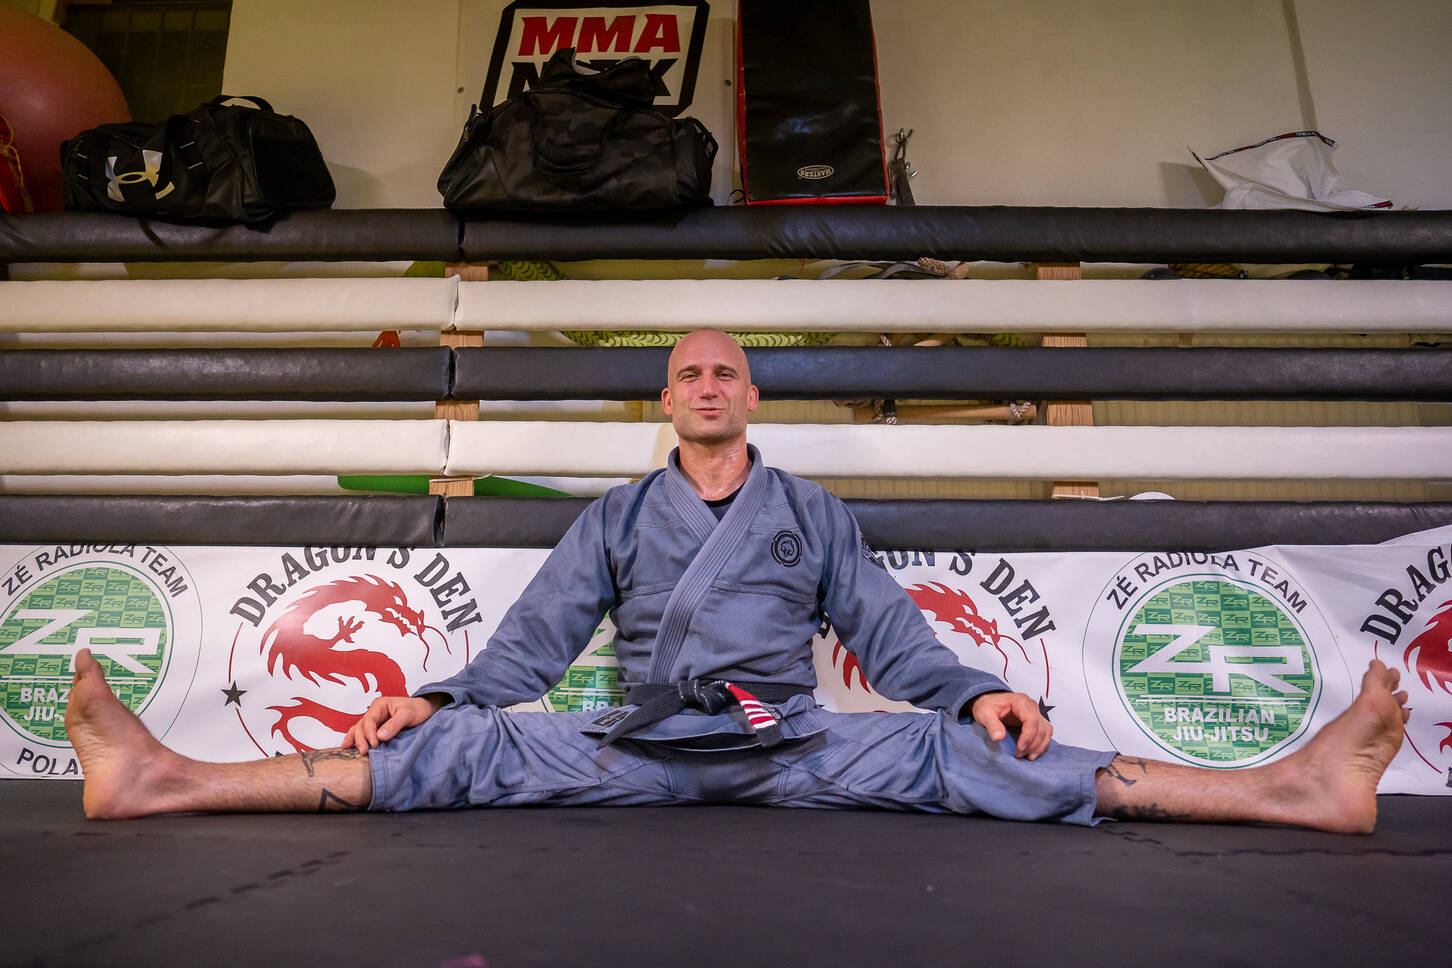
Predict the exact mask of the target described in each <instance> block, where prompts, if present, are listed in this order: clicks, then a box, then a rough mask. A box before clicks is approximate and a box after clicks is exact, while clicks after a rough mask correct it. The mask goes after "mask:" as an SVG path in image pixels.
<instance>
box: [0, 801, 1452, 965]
mask: <svg viewBox="0 0 1452 968" xmlns="http://www.w3.org/2000/svg"><path fill="white" fill-rule="evenodd" d="M1380 809H1381V823H1380V826H1379V828H1378V832H1377V833H1376V834H1375V835H1374V836H1371V837H1346V836H1336V835H1332V834H1321V833H1315V832H1308V831H1300V830H1289V829H1281V828H1272V827H1219V826H1201V825H1152V824H1128V823H1126V824H1103V825H1101V826H1099V827H1097V828H1094V829H1087V830H1086V829H1082V828H1069V827H1059V826H1053V825H1041V824H1015V823H1010V822H1005V821H996V820H984V819H978V818H958V817H935V816H923V815H912V814H892V813H873V812H828V811H806V810H801V811H794V810H778V809H768V808H750V807H682V808H674V809H671V808H617V809H595V808H590V809H583V808H582V809H558V808H555V809H517V810H474V811H462V812H451V813H414V814H399V815H362V816H359V815H337V814H330V815H327V816H316V815H295V816H263V815H243V816H227V817H201V816H184V817H166V818H154V819H149V820H137V821H121V822H106V823H95V822H88V821H86V820H85V819H83V818H82V816H81V811H80V785H79V784H78V783H75V782H54V781H51V782H43V781H5V782H0V818H3V827H0V830H3V835H0V885H3V886H0V965H4V966H9V965H47V966H50V965H55V966H61V965H64V966H70V965H88V966H89V965H137V966H171V965H263V966H271V968H276V966H289V965H328V966H335V965H336V966H344V965H346V966H359V965H399V966H422V968H438V966H441V965H447V966H450V968H481V966H487V968H508V966H513V965H572V966H573V965H680V966H706V965H732V966H739V965H747V964H761V965H791V964H796V965H834V966H856V965H883V966H899V965H902V966H909V965H914V966H915V965H923V966H930V965H931V966H940V965H968V964H999V965H1009V964H1012V965H1025V966H1034V965H1056V964H1075V965H1080V966H1085V965H1100V964H1116V965H1135V964H1143V965H1151V966H1171V965H1173V966H1175V968H1181V966H1184V965H1187V964H1194V965H1199V964H1217V965H1237V964H1246V965H1252V964H1253V965H1277V966H1285V965H1300V964H1308V965H1309V964H1315V965H1341V964H1358V963H1363V962H1365V963H1376V964H1387V963H1396V964H1400V965H1419V964H1444V963H1445V959H1446V951H1447V941H1446V908H1447V903H1448V899H1449V898H1452V798H1436V797H1426V798H1419V797H1383V798H1381V807H1380Z"/></svg>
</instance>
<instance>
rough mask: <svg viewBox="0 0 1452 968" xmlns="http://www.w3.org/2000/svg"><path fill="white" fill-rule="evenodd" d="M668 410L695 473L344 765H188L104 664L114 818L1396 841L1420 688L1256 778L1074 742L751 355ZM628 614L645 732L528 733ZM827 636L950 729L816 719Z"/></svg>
mask: <svg viewBox="0 0 1452 968" xmlns="http://www.w3.org/2000/svg"><path fill="white" fill-rule="evenodd" d="M668 383H669V385H668V387H667V388H666V389H665V390H664V391H663V392H662V394H661V400H662V402H663V404H664V407H665V412H666V413H667V414H668V415H669V416H670V418H671V422H672V424H673V425H674V427H675V430H676V433H677V435H678V437H679V438H680V447H679V448H678V450H676V451H675V452H673V453H672V455H671V458H670V461H669V464H668V466H667V467H666V468H664V469H662V470H659V471H655V472H653V473H651V474H649V475H647V476H646V477H645V478H644V479H643V480H642V481H640V482H639V483H637V484H633V485H628V486H623V487H618V488H615V489H613V490H612V491H610V492H609V493H608V494H606V495H605V496H604V497H603V498H601V499H600V500H598V501H596V502H595V503H594V504H592V505H591V506H590V507H589V509H588V510H586V511H585V513H584V514H583V515H581V517H580V518H579V520H578V521H576V522H575V524H574V525H573V526H572V527H571V528H570V530H569V532H568V533H567V534H566V535H565V537H564V538H563V539H562V541H561V542H560V544H559V546H558V547H557V548H556V549H555V551H554V552H553V553H552V554H551V555H550V557H549V559H548V560H547V561H546V562H545V564H544V565H543V566H542V567H541V568H540V570H539V572H538V574H537V575H536V576H535V577H534V579H533V580H532V581H531V582H530V584H529V586H528V587H527V588H526V589H525V592H524V594H523V595H522V596H521V597H520V599H519V601H518V602H516V603H515V605H514V606H513V607H512V608H511V609H510V611H509V612H508V614H506V616H505V617H504V620H503V621H502V622H501V624H500V626H499V629H498V630H497V631H496V632H495V634H494V636H493V637H492V638H491V639H490V641H489V646H488V648H486V649H485V650H484V651H483V652H481V653H480V654H479V655H478V656H477V657H476V658H475V659H474V660H473V661H472V662H471V663H470V664H469V665H468V666H467V667H466V668H465V669H464V670H463V671H462V672H461V673H460V674H458V675H456V676H454V677H452V678H449V679H446V680H444V681H442V682H436V683H430V684H428V685H425V686H423V687H422V688H421V689H419V690H418V692H417V694H416V695H414V696H413V697H397V696H394V697H380V698H379V699H376V700H374V702H373V703H372V705H371V706H370V707H369V709H368V711H367V712H366V713H365V714H364V715H363V717H362V718H361V719H360V720H359V721H358V723H357V724H355V725H354V726H353V727H352V729H350V730H349V732H348V734H347V736H346V737H345V739H344V742H343V744H342V746H341V747H340V748H339V749H332V750H320V751H315V752H308V753H303V754H300V755H297V756H287V757H277V758H274V759H268V760H261V761H256V762H250V763H202V762H198V761H195V760H191V759H187V758H185V757H182V756H180V755H178V754H177V753H175V752H173V751H171V750H169V749H167V748H166V747H164V746H162V745H161V744H160V743H159V742H157V741H156V740H155V739H154V738H153V737H152V736H151V735H150V734H149V733H148V732H147V731H146V728H145V727H144V726H143V725H142V724H141V721H140V720H139V719H137V718H136V717H135V716H134V715H133V714H132V713H131V712H130V710H128V709H127V708H126V707H125V706H124V705H122V704H121V703H120V702H119V701H118V700H117V699H116V697H115V696H114V695H113V694H112V693H111V691H110V689H109V687H108V686H107V685H106V682H105V679H104V677H103V676H102V674H101V669H100V666H99V663H97V661H96V660H95V659H94V658H93V657H92V656H91V655H90V654H89V653H88V652H86V651H84V650H83V651H81V652H80V653H78V654H77V656H76V678H75V685H74V688H73V689H72V692H71V698H70V704H69V706H68V708H67V710H66V727H67V730H68V731H69V733H70V738H71V741H72V743H73V744H74V746H75V748H76V752H77V754H78V755H79V757H80V760H81V765H82V768H83V769H84V771H85V777H86V782H85V791H84V796H83V800H84V806H85V811H86V814H87V816H89V817H92V818H108V817H133V816H140V815H144V814H152V813H167V812H177V811H191V810H213V811H231V810H247V811H257V810H361V809H373V810H407V809H411V808H419V807H464V806H480V805H501V806H518V805H523V804H561V805H564V804H575V805H579V804H591V805H603V804H655V805H659V804H668V803H702V802H726V803H752V804H775V805H781V806H801V807H847V806H875V807H883V808H888V809H899V810H923V811H932V812H953V813H986V814H990V815H993V816H998V817H1008V818H1015V819H1023V820H1048V819H1053V820H1061V821H1066V822H1070V823H1091V822H1093V821H1094V819H1095V818H1096V817H1106V816H1107V817H1116V818H1120V819H1134V820H1194V821H1271V822H1280V823H1290V824H1297V825H1301V826H1308V827H1317V828H1321V829H1326V830H1337V831H1348V832H1369V831H1370V830H1371V829H1372V827H1373V826H1374V824H1375V822H1376V796H1375V794H1376V785H1377V781H1378V780H1379V779H1380V777H1381V774H1382V773H1383V772H1384V771H1385V769H1386V767H1387V765H1388V764H1389V763H1390V762H1391V760H1392V757H1393V756H1394V755H1395V754H1396V751H1397V749H1398V747H1399V746H1400V744H1401V739H1402V724H1403V723H1404V722H1405V720H1406V717H1407V712H1406V710H1405V708H1404V704H1405V702H1406V693H1404V692H1397V691H1396V689H1397V684H1398V674H1397V672H1396V671H1395V670H1390V669H1388V668H1387V667H1386V666H1384V665H1383V664H1381V663H1380V662H1372V663H1371V666H1370V667H1369V668H1368V670H1367V672H1366V674H1365V676H1364V677H1363V679H1362V688H1361V692H1360V693H1359V694H1358V696H1357V697H1356V699H1355V701H1354V702H1353V704H1352V705H1351V706H1350V708H1348V709H1347V710H1346V711H1345V712H1343V713H1342V714H1341V715H1340V716H1339V717H1337V718H1336V719H1335V720H1334V721H1333V722H1331V723H1330V724H1328V725H1327V726H1326V727H1325V728H1324V729H1323V730H1322V731H1321V732H1320V733H1318V734H1317V735H1316V736H1315V737H1314V738H1312V739H1311V740H1310V742H1308V743H1307V744H1306V745H1305V746H1303V747H1302V748H1301V749H1299V750H1297V751H1296V752H1295V753H1293V754H1291V755H1289V756H1287V757H1285V758H1283V759H1281V760H1279V761H1277V762H1275V763H1271V764H1267V765H1265V766H1260V767H1255V768H1251V769H1244V770H1234V771H1230V770H1209V769H1200V768H1195V767H1187V766H1180V765H1175V764H1169V763H1160V762H1152V761H1147V760H1143V759H1138V758H1135V757H1125V756H1120V755H1117V754H1114V753H1109V752H1104V753H1101V752H1094V751H1089V750H1082V749H1076V748H1073V747H1069V746H1064V745H1062V744H1058V743H1054V742H1051V738H1050V737H1051V734H1052V727H1051V726H1050V725H1049V723H1048V721H1047V720H1046V719H1044V717H1043V716H1042V715H1041V714H1040V712H1039V708H1038V705H1037V703H1035V702H1034V701H1033V700H1032V699H1030V698H1029V697H1028V696H1026V695H1023V694H1022V693H1015V692H1012V691H1010V690H1009V689H1008V687H1007V686H1006V685H1005V684H1004V683H1003V681H1002V680H1000V679H998V678H997V677H995V676H992V675H989V674H987V673H984V672H980V671H978V670H975V669H971V668H967V667H965V666H963V665H961V664H960V663H959V662H958V660H957V657H956V656H955V655H954V654H953V653H952V651H951V650H949V649H947V648H946V647H945V646H943V645H941V644H940V643H938V642H937V640H936V639H935V638H934V636H933V632H932V630H931V628H930V627H929V625H928V624H927V622H926V621H925V620H924V619H923V617H922V615H921V613H920V612H919V611H918V608H917V606H916V605H915V604H914V603H913V602H912V600H911V599H910V598H909V597H908V596H907V594H906V593H905V592H904V591H903V590H902V589H901V588H900V587H899V586H898V585H897V583H896V582H895V581H893V579H892V578H891V576H889V575H888V574H887V573H886V571H885V570H884V569H883V568H882V566H881V565H880V564H879V563H878V560H877V558H876V556H875V555H874V554H873V553H872V551H871V550H870V549H869V548H868V547H867V546H866V544H865V543H864V542H863V539H862V536H861V533H860V532H859V531H858V529H857V525H856V522H855V521H854V520H853V519H852V516H851V515H850V514H849V513H848V511H847V510H846V508H845V507H844V506H843V505H842V504H841V502H840V501H838V500H837V499H836V498H834V497H832V496H831V495H830V494H828V493H827V492H826V491H825V490H823V489H822V488H821V487H820V486H818V485H816V484H812V483H810V482H808V481H804V480H801V479H799V478H796V477H793V476H792V475H790V474H787V473H785V472H783V471H780V470H776V469H773V468H769V467H767V466H765V464H764V463H763V461H762V459H761V457H760V455H759V454H758V453H757V452H756V450H755V448H753V447H751V446H750V445H748V444H747V442H746V425H747V414H748V413H749V412H750V411H752V410H754V409H756V404H757V391H756V387H754V386H753V385H752V384H751V376H750V371H749V369H748V366H747V361H746V356H745V354H744V353H743V352H742V350H741V348H740V347H739V346H738V345H737V344H736V343H735V341H733V340H732V339H731V338H730V337H728V336H726V335H725V334H723V333H719V332H715V331H711V330H706V331H700V332H696V333H692V334H691V335H689V336H687V337H686V338H685V339H683V340H682V341H681V342H680V344H679V345H677V347H676V348H675V350H674V351H673V352H672V354H671V357H670V364H669V373H668ZM606 611H609V612H610V614H611V616H612V617H613V619H614V622H615V625H616V628H617V635H616V638H615V650H616V653H617V655H618V656H619V659H620V668H621V679H622V681H623V682H624V683H625V684H626V685H628V686H631V687H632V688H631V691H630V693H629V695H628V696H627V705H626V706H624V707H622V708H621V709H619V710H611V711H608V712H606V713H604V714H599V713H514V714H508V713H505V712H503V711H502V710H503V708H504V707H506V706H509V705H513V704H515V703H519V702H524V701H527V700H532V699H537V698H538V697H540V696H541V695H543V694H544V693H545V692H546V690H548V689H549V688H550V687H551V686H552V685H553V684H554V683H555V682H557V681H558V680H559V679H560V677H561V676H562V675H563V674H564V672H565V670H566V669H567V668H568V666H569V664H570V662H571V661H572V660H573V659H574V658H575V656H576V655H577V654H578V652H579V650H580V649H581V648H582V647H583V645H584V643H585V642H587V641H588V640H589V638H590V635H591V633H592V632H593V631H594V629H595V627H596V623H597V622H598V621H599V620H600V618H601V616H602V615H604V613H605V612H606ZM824 617H825V618H826V619H827V620H829V621H830V622H831V623H832V625H833V626H835V627H836V629H837V631H838V633H839V634H840V635H841V637H842V639H843V640H844V641H846V642H848V643H850V645H851V646H852V649H853V651H854V652H855V653H856V655H857V657H858V659H859V660H860V662H861V665H862V669H863V671H864V672H865V673H866V675H867V677H868V679H869V680H870V681H871V682H872V685H873V688H874V689H875V690H876V691H877V692H879V693H880V694H882V695H883V696H886V697H889V698H893V699H903V700H907V701H909V702H912V703H913V704H915V705H917V706H920V707H923V708H925V709H928V710H933V712H932V713H930V714H928V715H920V714H916V713H855V714H847V713H829V712H825V711H823V710H821V709H819V708H817V706H816V704H815V703H814V702H813V699H812V688H813V686H814V685H815V679H814V673H813V667H812V661H811V651H810V641H811V639H812V636H813V635H814V634H815V633H816V631H817V630H818V628H819V627H820V625H821V623H822V621H823V619H824Z"/></svg>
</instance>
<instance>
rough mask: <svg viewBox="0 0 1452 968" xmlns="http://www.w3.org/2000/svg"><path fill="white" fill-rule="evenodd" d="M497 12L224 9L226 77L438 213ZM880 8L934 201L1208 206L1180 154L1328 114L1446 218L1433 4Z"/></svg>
mask: <svg viewBox="0 0 1452 968" xmlns="http://www.w3.org/2000/svg"><path fill="white" fill-rule="evenodd" d="M503 6H504V0H413V2H410V3H408V4H400V3H397V2H390V0H308V2H306V3H297V2H295V0H234V5H233V15H232V39H231V42H230V44H229V47H228V53H227V67H226V81H225V86H226V88H227V90H228V92H229V93H239V94H243V93H255V94H261V95H263V96H265V97H267V98H269V99H271V100H272V101H273V102H274V103H275V104H276V105H277V106H278V107H279V108H280V109H281V110H284V111H287V112H290V113H294V114H297V115H299V116H300V117H302V118H303V119H304V120H306V121H307V122H308V123H309V125H310V126H311V127H312V128H313V131H314V133H315V134H316V135H317V136H318V139H319V141H320V143H321V144H322V146H323V150H324V154H325V155H326V157H327V159H328V162H329V166H330V167H331V168H332V170H333V174H334V177H335V179H336V181H337V183H338V189H339V197H338V204H339V206H340V207H376V206H433V205H437V204H438V193H437V191H436V190H435V188H434V181H435V179H436V178H437V175H438V172H439V169H440V168H441V167H442V166H443V163H444V161H445V160H446V159H447V158H448V155H449V153H450V152H451V151H452V150H453V147H454V144H455V142H456V140H457V138H458V133H459V128H460V127H461V124H462V120H463V117H464V116H465V115H466V114H467V110H468V105H469V103H470V102H471V101H473V100H474V99H476V98H477V96H478V90H479V88H480V87H481V86H482V83H483V79H484V72H485V67H486V65H487V58H488V52H489V48H490V44H491V43H492V39H493V33H494V29H495V26H496V25H497V23H498V20H499V12H500V10H501V9H502V8H503ZM1288 8H1289V9H1290V10H1292V11H1293V12H1294V14H1295V20H1296V21H1297V22H1298V24H1299V33H1300V36H1301V40H1302V45H1301V46H1302V49H1303V50H1304V70H1300V71H1298V66H1300V65H1298V63H1297V57H1296V54H1295V45H1294V44H1293V43H1292V36H1291V34H1290V32H1289V31H1288V26H1287V20H1288V18H1287V9H1288ZM734 9H735V4H734V3H732V2H728V0H717V2H715V3H713V4H712V13H713V18H712V21H711V24H710V29H709V30H708V33H707V39H706V52H705V56H704V57H703V64H702V69H701V75H700V78H699V80H698V84H697V98H696V104H695V107H694V110H693V111H692V113H695V114H696V115H697V116H699V117H701V118H702V120H704V121H705V122H706V124H707V126H708V127H710V128H711V130H712V131H713V132H714V133H715V134H716V136H717V138H718V139H719V140H720V141H721V143H722V146H723V158H722V161H721V164H720V166H719V168H718V174H717V179H716V192H715V194H716V195H717V196H718V199H719V200H723V201H724V200H725V198H726V193H727V192H728V191H729V187H730V186H729V184H728V183H727V176H728V169H727V164H728V161H729V156H730V153H731V145H732V143H733V141H734V136H733V132H732V126H731V119H730V105H731V89H730V88H729V86H728V85H727V84H726V81H727V79H728V76H729V70H730V52H731V41H732V36H733V33H732V30H733V25H732V22H731V19H730V17H731V16H732V15H733V13H734ZM873 10H874V18H875V21H876V23H875V26H876V35H877V47H878V61H879V71H880V77H881V89H882V107H883V122H884V126H885V128H886V130H887V131H889V132H892V131H896V130H897V129H898V128H900V127H901V128H913V129H915V131H916V134H915V135H914V137H913V141H912V145H911V150H910V152H909V157H910V159H911V160H912V162H913V164H914V165H915V166H916V167H917V169H918V170H919V172H920V174H919V175H918V177H917V178H916V179H915V180H914V192H915V194H916V196H917V200H918V202H919V203H920V204H1013V205H1128V206H1141V205H1144V206H1186V207H1199V206H1203V205H1206V204H1212V203H1214V202H1216V201H1218V200H1219V191H1218V189H1216V188H1215V187H1214V185H1213V183H1212V182H1210V181H1209V180H1208V179H1206V178H1205V177H1204V176H1203V175H1202V174H1201V173H1200V172H1199V169H1198V168H1197V167H1194V162H1193V159H1191V158H1190V155H1189V152H1188V151H1187V148H1186V146H1187V145H1188V146H1193V147H1195V148H1197V149H1203V150H1205V151H1210V152H1214V151H1219V150H1222V149H1224V148H1229V147H1233V146H1235V145H1239V144H1244V143H1247V142H1250V141H1253V140H1259V139H1261V138H1264V137H1268V136H1270V135H1274V134H1279V133H1282V132H1285V131H1292V130H1296V129H1298V128H1300V127H1302V126H1304V125H1306V124H1309V123H1310V122H1311V121H1312V120H1315V121H1316V122H1317V123H1318V124H1319V126H1320V127H1321V129H1322V130H1323V132H1324V133H1326V134H1327V135H1328V136H1329V137H1332V138H1335V139H1337V140H1338V141H1339V142H1340V148H1339V150H1338V154H1337V160H1338V163H1339V164H1340V166H1341V168H1342V171H1343V176H1344V177H1343V181H1344V183H1345V185H1346V186H1347V187H1351V188H1359V189H1361V190H1364V191H1369V192H1373V193H1378V194H1382V195H1385V196H1390V197H1391V198H1392V199H1393V200H1394V201H1395V202H1396V203H1397V204H1398V205H1413V206H1419V207H1422V208H1452V178H1449V176H1448V174H1447V172H1448V168H1447V162H1446V159H1447V158H1449V157H1452V151H1449V149H1452V123H1449V121H1448V117H1449V115H1452V112H1449V110H1448V93H1447V92H1448V91H1449V90H1452V57H1449V56H1448V55H1447V48H1448V41H1449V40H1452V5H1449V4H1446V3H1445V2H1443V0H1385V2H1381V3H1378V4H1367V3H1364V2H1359V0H1295V2H1294V3H1290V2H1288V0H1211V2H1208V3H1207V2H1205V0H1077V2H1066V0H876V2H874V4H873ZM1298 75H1299V79H1303V80H1304V81H1305V84H1304V85H1302V84H1298ZM461 89H462V90H461Z"/></svg>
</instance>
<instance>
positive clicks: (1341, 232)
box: [0, 205, 1452, 265]
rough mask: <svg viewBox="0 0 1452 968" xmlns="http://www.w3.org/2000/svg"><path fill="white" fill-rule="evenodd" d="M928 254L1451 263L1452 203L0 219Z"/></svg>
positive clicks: (562, 246) (40, 240) (788, 252)
mask: <svg viewBox="0 0 1452 968" xmlns="http://www.w3.org/2000/svg"><path fill="white" fill-rule="evenodd" d="M920 256H931V257H935V258H940V259H986V260H995V261H1003V262H1017V261H1035V262H1150V263H1164V262H1202V261H1203V262H1260V263H1281V262H1359V263H1375V264H1390V265H1408V264H1422V263H1440V262H1449V261H1452V212H1448V211H1431V212H1376V213H1372V212H1365V213H1363V212H1347V213H1317V212H1262V211H1219V210H1213V211H1212V210H1203V209H1162V208H1016V207H1006V206H989V207H969V206H946V205H945V206H913V207H896V206H872V205H866V206H858V205H838V206H811V205H806V206H765V207H751V208H746V207H740V206H738V207H729V208H725V207H723V208H704V209H696V210H693V211H688V212H667V213H647V214H622V215H614V216H602V215H599V214H597V213H588V214H587V213H580V214H568V215H557V216H549V217H544V216H533V217H521V216H517V215H492V216H491V215H470V216H466V217H460V216H457V215H455V214H454V213H452V212H448V211H445V210H443V209H388V210H364V209H358V210H349V209H340V210H325V211H298V212H289V213H286V214H283V215H280V216H278V217H277V218H275V219H273V220H271V221H269V222H264V223H260V224H257V225H250V226H249V225H242V224H231V223H220V224H219V223H197V222H177V221H166V220H162V219H136V218H129V217H126V216H120V215H106V214H100V213H90V212H53V213H43V214H34V215H0V265H3V264H6V263H17V262H120V261H139V262H146V261H152V262H158V261H160V262H167V261H235V262H248V261H269V260H286V261H297V260H311V261H325V262H326V261H393V260H404V259H426V260H443V261H458V260H459V259H466V260H470V261H486V260H490V259H559V260H578V259H766V258H793V259H796V258H818V259H916V258H918V257H920Z"/></svg>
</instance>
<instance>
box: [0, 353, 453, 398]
mask: <svg viewBox="0 0 1452 968" xmlns="http://www.w3.org/2000/svg"><path fill="white" fill-rule="evenodd" d="M452 367H453V357H452V355H451V353H450V351H449V349H448V348H447V347H443V346H437V347H408V348H400V347H390V348H386V349H186V350H139V349H110V350H0V400H442V399H444V398H446V397H447V396H448V395H449V383H450V379H451V371H452Z"/></svg>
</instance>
